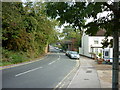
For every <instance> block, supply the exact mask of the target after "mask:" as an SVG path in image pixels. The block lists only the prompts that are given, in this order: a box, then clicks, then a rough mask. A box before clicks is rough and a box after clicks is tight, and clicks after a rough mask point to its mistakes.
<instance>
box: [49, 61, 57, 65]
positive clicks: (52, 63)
mask: <svg viewBox="0 0 120 90" xmlns="http://www.w3.org/2000/svg"><path fill="white" fill-rule="evenodd" d="M55 62H56V61H52V62H50V63H48V65H51V64H53V63H55Z"/></svg>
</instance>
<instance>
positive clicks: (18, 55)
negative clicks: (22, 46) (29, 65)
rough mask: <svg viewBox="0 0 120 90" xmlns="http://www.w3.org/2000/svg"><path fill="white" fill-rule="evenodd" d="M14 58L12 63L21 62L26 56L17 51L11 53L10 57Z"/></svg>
mask: <svg viewBox="0 0 120 90" xmlns="http://www.w3.org/2000/svg"><path fill="white" fill-rule="evenodd" d="M10 58H11V59H12V61H11V62H12V63H13V64H16V63H21V62H23V61H24V60H25V57H24V56H23V55H21V54H19V53H15V54H13V55H11V57H10Z"/></svg>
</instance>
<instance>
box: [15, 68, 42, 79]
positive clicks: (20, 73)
mask: <svg viewBox="0 0 120 90" xmlns="http://www.w3.org/2000/svg"><path fill="white" fill-rule="evenodd" d="M40 68H43V67H38V68H34V69H31V70H28V71H25V72H22V73H19V74H17V75H15V77H18V76H20V75H23V74H26V73H29V72H32V71H35V70H37V69H40Z"/></svg>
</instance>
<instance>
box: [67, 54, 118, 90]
mask: <svg viewBox="0 0 120 90" xmlns="http://www.w3.org/2000/svg"><path fill="white" fill-rule="evenodd" d="M119 73H120V72H119ZM119 75H120V74H119ZM119 84H120V78H119ZM119 86H120V85H119ZM67 88H99V89H100V88H112V65H107V64H98V63H97V62H96V61H95V60H93V59H90V58H87V57H83V56H81V58H80V67H79V69H78V71H77V73H76V75H75V76H74V78H73V79H72V80H71V82H70V84H69V85H68V87H67Z"/></svg>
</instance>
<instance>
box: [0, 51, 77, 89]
mask: <svg viewBox="0 0 120 90" xmlns="http://www.w3.org/2000/svg"><path fill="white" fill-rule="evenodd" d="M75 66H76V60H74V59H73V60H71V59H69V58H68V57H67V56H65V55H64V53H51V54H49V55H48V56H47V57H46V58H44V59H43V60H40V61H37V62H34V63H30V64H26V65H22V66H17V67H13V68H8V69H4V70H2V79H3V80H2V85H3V88H55V87H56V86H57V85H58V83H59V82H60V81H62V80H63V78H64V77H65V76H66V75H67V74H68V73H69V72H70V71H71V70H72V69H73V68H74V67H75Z"/></svg>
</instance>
